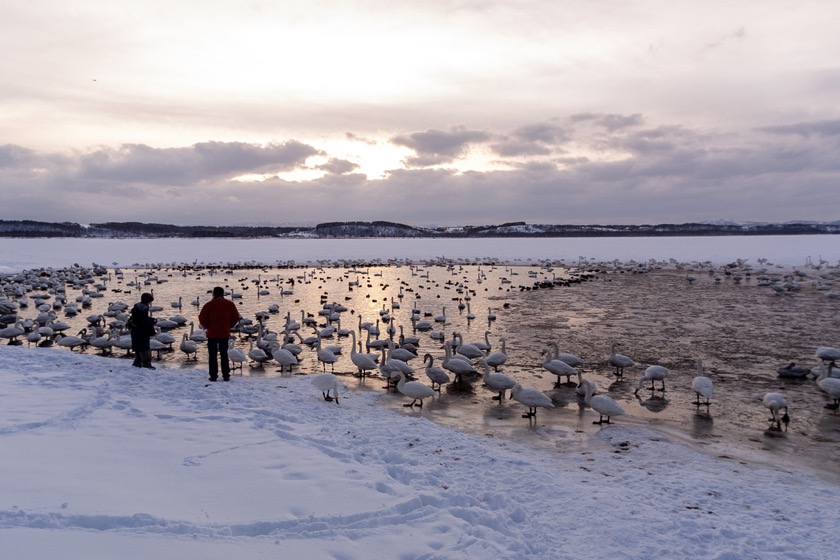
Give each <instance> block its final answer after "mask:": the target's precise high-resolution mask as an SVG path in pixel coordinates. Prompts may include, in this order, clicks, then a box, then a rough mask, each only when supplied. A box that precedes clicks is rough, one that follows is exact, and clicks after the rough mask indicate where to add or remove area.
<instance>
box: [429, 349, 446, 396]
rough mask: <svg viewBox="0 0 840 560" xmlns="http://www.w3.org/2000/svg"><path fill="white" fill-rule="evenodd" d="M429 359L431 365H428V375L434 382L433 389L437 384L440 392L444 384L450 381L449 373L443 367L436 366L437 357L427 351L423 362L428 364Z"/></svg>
mask: <svg viewBox="0 0 840 560" xmlns="http://www.w3.org/2000/svg"><path fill="white" fill-rule="evenodd" d="M427 361H428V362H429V365H427V366H426V377H428V378H429V381H431V382H432V389H434V388H435V384H437V386H438V388H437V391H438V392H440V389H441V387H442V386H443V384H444V383H449V381H450V379H449V375H448V374H447V373H446V372H445V371H444V370H443V369H442V368H439V367H434V363H435V359H434V358H433V357H432V355H431V354H428V353H427V354H426V355H425V356H423V364H426V362H427Z"/></svg>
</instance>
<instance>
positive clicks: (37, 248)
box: [0, 235, 840, 272]
mask: <svg viewBox="0 0 840 560" xmlns="http://www.w3.org/2000/svg"><path fill="white" fill-rule="evenodd" d="M440 257H445V258H449V259H469V260H476V259H480V260H484V259H488V260H495V261H497V262H506V263H527V262H529V261H538V260H540V259H549V260H553V261H561V260H562V261H564V262H566V263H567V264H573V263H576V262H578V261H579V260H580V259H587V260H592V261H612V260H619V261H630V260H634V261H647V260H649V259H654V260H657V261H661V260H668V259H676V260H677V261H682V262H690V261H701V262H702V261H711V262H712V263H713V264H725V263H729V262H732V261H735V260H736V259H739V258H740V259H749V262H750V263H751V264H755V263H756V261H757V259H760V258H763V259H768V261H769V262H771V263H775V264H780V265H785V266H802V265H804V264H805V263H806V262H807V261H808V260H809V259H810V260H812V261H818V260H819V259H820V258H822V259H824V260H826V261H828V262H829V263H831V264H837V263H838V261H840V236H831V235H792V236H731V237H730V236H727V237H621V238H617V237H602V238H594V237H575V238H504V239H494V238H490V239H274V238H269V239H265V238H258V239H72V238H49V239H45V238H39V239H12V238H0V272H3V271H7V272H8V271H10V270H22V269H29V268H38V267H43V266H51V267H65V266H71V265H73V264H74V263H78V264H80V265H82V266H89V265H90V264H91V263H93V262H95V263H97V264H101V265H105V266H109V267H110V266H123V267H126V266H131V265H134V264H146V263H172V262H176V263H192V262H197V263H207V264H209V263H244V262H256V263H261V264H267V265H273V264H277V263H280V262H283V263H285V262H288V261H294V262H295V263H298V264H305V263H310V262H317V261H319V260H327V261H336V260H342V259H349V260H362V261H373V260H375V259H381V260H382V261H387V260H389V259H404V260H408V261H423V260H428V259H436V258H440Z"/></svg>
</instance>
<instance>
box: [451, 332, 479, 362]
mask: <svg viewBox="0 0 840 560" xmlns="http://www.w3.org/2000/svg"><path fill="white" fill-rule="evenodd" d="M453 336H454V337H455V339H456V340H457V342H456V345H455V352H456V353H458V354H461V355H462V356H466V357H467V358H470V359H473V358H483V357H484V356H485V354H484V352H483V351H482V350H481V348H479V347H478V346H476V345H475V344H464V337H463V336H462V335H461V333H458V332H456V333H454V334H453Z"/></svg>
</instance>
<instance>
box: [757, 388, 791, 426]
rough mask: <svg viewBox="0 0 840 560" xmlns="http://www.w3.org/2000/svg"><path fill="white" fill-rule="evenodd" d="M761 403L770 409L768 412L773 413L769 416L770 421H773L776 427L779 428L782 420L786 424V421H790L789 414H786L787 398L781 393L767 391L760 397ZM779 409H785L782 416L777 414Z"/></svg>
mask: <svg viewBox="0 0 840 560" xmlns="http://www.w3.org/2000/svg"><path fill="white" fill-rule="evenodd" d="M761 402H762V404H763V405H764V406H766V407H767V408H768V409H770V413H771V414H772V415H773V416H772V417H771V418H770V422H775V423H776V427H777V428H779V429H781V428H782V424H781V423H782V422H784V423H785V426H787V424H788V422H790V416H788V404H787V399H786V398H785V396H784V395H783V394H781V393H767V394H766V395H764V398H763V399H762V401H761ZM781 409H785V414H784V415H783V416H779V411H781Z"/></svg>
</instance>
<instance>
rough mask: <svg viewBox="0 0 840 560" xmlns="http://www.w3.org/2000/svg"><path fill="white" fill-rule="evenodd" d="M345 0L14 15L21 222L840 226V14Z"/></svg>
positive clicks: (11, 130)
mask: <svg viewBox="0 0 840 560" xmlns="http://www.w3.org/2000/svg"><path fill="white" fill-rule="evenodd" d="M336 4H337V3H334V2H324V1H306V2H303V1H300V2H296V1H290V2H269V1H265V2H261V1H258V0H254V1H248V2H244V1H243V2H236V1H233V2H221V1H220V2H213V1H211V2H205V1H202V2H197V1H196V2H192V1H185V2H177V3H172V2H162V1H159V0H151V1H149V2H142V3H129V2H121V1H117V2H105V1H92V0H79V1H78V2H71V3H67V2H63V1H39V0H35V1H32V2H12V5H11V6H5V7H4V8H3V9H2V10H0V13H2V16H3V17H0V48H2V49H3V52H5V53H7V56H4V57H2V58H0V72H1V73H2V75H3V76H4V78H3V80H2V81H0V103H2V107H3V110H2V112H0V219H33V220H46V221H74V222H79V223H91V222H105V221H144V222H162V223H173V224H179V225H214V224H215V225H239V224H254V225H256V224H261V225H289V224H291V225H312V224H316V223H319V222H324V221H344V220H389V221H396V222H403V223H407V224H412V225H461V224H476V225H477V224H489V223H502V222H509V221H526V222H529V223H571V224H587V223H600V224H634V223H639V224H641V223H664V222H668V223H681V222H688V221H703V220H722V219H728V220H738V221H788V220H819V221H833V220H837V219H840V216H838V214H837V211H836V202H835V201H836V200H838V186H840V106H838V104H837V99H840V62H838V61H840V41H838V40H837V31H836V29H835V22H836V21H838V20H840V4H835V3H832V2H822V1H807V0H806V1H803V2H798V3H796V5H795V7H792V5H791V4H789V3H787V2H782V1H773V0H770V1H759V0H755V1H745V2H734V3H733V2H722V1H721V2H718V1H711V2H690V1H676V2H670V1H667V2H666V1H654V0H643V1H637V2H619V1H594V2H593V1H589V0H574V1H568V0H567V1H562V0H561V1H559V2H537V1H525V0H521V1H514V2H501V1H500V2H493V1H487V2H473V1H467V0H463V1H456V0H447V1H441V2H414V1H410V2H398V3H389V2H379V1H374V0H370V1H363V0H354V1H350V2H342V3H338V4H340V5H336ZM794 8H795V9H794ZM11 53H13V54H14V55H13V56H10V55H9V54H11Z"/></svg>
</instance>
